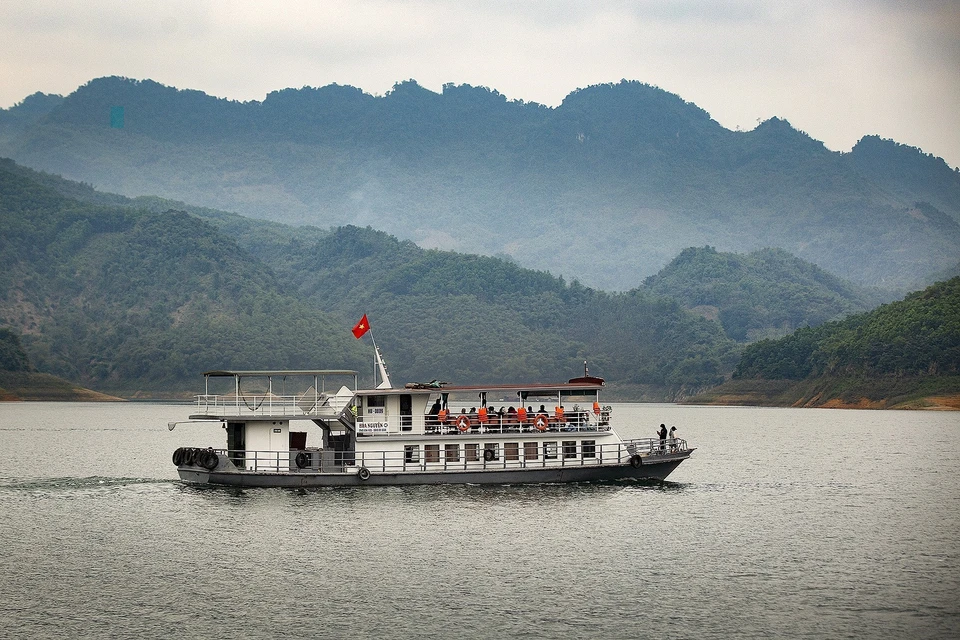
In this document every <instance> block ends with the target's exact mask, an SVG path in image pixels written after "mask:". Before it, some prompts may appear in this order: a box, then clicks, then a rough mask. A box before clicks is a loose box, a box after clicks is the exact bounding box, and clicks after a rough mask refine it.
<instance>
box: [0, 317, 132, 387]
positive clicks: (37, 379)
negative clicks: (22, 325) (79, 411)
mask: <svg viewBox="0 0 960 640" xmlns="http://www.w3.org/2000/svg"><path fill="white" fill-rule="evenodd" d="M16 400H36V401H52V400H69V401H84V400H87V401H98V402H103V401H105V400H106V401H109V400H119V398H114V397H112V396H108V395H105V394H102V393H97V392H96V391H91V390H90V389H84V388H82V387H78V386H77V385H75V384H71V383H69V382H67V381H66V380H63V379H62V378H57V377H56V376H52V375H50V374H46V373H37V372H36V371H35V370H34V368H33V365H32V364H31V363H30V358H29V357H28V356H27V352H26V351H25V350H24V348H23V345H22V344H21V342H20V336H19V335H17V334H16V333H15V332H14V331H12V330H10V329H8V328H5V327H0V402H10V401H16Z"/></svg>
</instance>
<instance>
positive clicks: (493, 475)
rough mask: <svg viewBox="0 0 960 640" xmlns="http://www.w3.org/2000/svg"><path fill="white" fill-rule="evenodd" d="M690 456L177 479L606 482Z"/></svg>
mask: <svg viewBox="0 0 960 640" xmlns="http://www.w3.org/2000/svg"><path fill="white" fill-rule="evenodd" d="M689 456H690V451H685V452H683V453H676V454H666V455H663V456H660V457H659V458H658V459H656V460H649V459H648V460H647V461H646V462H645V463H642V464H639V465H636V463H634V464H631V463H629V462H628V463H626V464H623V463H621V464H595V465H577V466H574V465H552V466H540V467H533V466H528V467H504V466H503V465H489V466H487V467H484V468H464V469H457V470H442V469H438V470H423V469H416V470H410V471H371V470H370V469H369V468H367V467H352V466H351V467H346V468H345V469H344V470H343V471H340V472H330V473H316V472H311V471H289V472H274V473H271V472H262V471H242V470H237V469H234V470H229V469H215V470H213V471H208V470H207V469H204V468H202V467H181V468H180V469H179V473H180V478H181V479H182V480H185V481H188V482H196V483H202V484H217V485H227V486H243V487H350V486H363V485H369V486H393V485H421V484H539V483H562V482H609V481H614V480H625V479H637V480H641V479H648V480H664V479H665V478H666V477H667V476H668V475H669V474H670V473H671V472H672V471H673V470H674V469H676V468H677V466H678V465H679V464H680V463H681V462H683V461H684V460H686V459H687V458H688V457H689Z"/></svg>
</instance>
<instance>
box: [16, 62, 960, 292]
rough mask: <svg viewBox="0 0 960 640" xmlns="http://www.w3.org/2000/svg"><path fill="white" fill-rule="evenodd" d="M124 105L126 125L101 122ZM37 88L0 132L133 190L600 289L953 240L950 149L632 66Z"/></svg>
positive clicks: (950, 249)
mask: <svg viewBox="0 0 960 640" xmlns="http://www.w3.org/2000/svg"><path fill="white" fill-rule="evenodd" d="M118 105H119V106H123V107H124V114H125V116H124V128H123V129H116V128H111V127H110V120H109V114H110V108H111V107H113V106H118ZM47 106H49V107H50V108H49V110H48V111H47V113H46V114H45V115H42V116H39V117H37V116H35V117H34V120H33V121H32V124H31V125H29V126H26V127H20V128H18V129H17V130H16V131H13V130H12V129H11V127H10V126H9V125H5V124H3V123H4V122H5V119H4V118H0V152H3V153H5V154H8V155H11V156H13V157H14V158H17V159H19V160H20V161H21V162H24V163H26V164H28V165H31V166H36V167H39V168H43V169H46V170H50V171H54V172H58V173H63V174H64V175H66V176H68V177H72V178H77V179H81V180H83V181H86V182H90V183H92V184H96V185H97V186H98V187H100V188H105V189H109V190H113V191H118V192H120V193H126V194H128V195H140V194H144V193H157V194H160V195H162V196H166V197H172V198H175V199H178V200H184V201H189V202H194V203H198V204H200V205H203V206H207V207H214V208H217V209H232V210H235V211H238V212H240V213H243V214H245V215H253V216H256V217H262V218H269V219H274V220H285V221H288V222H295V223H303V222H306V223H309V224H313V225H316V226H319V227H327V226H331V225H332V226H336V225H343V224H355V225H359V226H361V227H362V226H367V225H370V226H373V227H375V228H379V229H383V230H384V231H387V232H388V233H391V234H394V235H397V236H398V237H401V238H408V239H413V240H415V241H417V242H419V243H421V244H422V245H424V246H428V247H442V248H445V249H455V250H459V251H465V252H471V253H487V254H504V255H508V256H510V257H511V258H512V259H514V260H516V261H517V262H518V263H519V264H522V265H525V266H531V267H535V268H538V269H548V270H550V271H551V272H552V273H555V274H560V273H562V274H564V275H566V276H567V277H568V278H578V279H580V280H581V281H583V282H586V283H589V284H591V285H594V286H600V287H603V288H607V289H620V290H625V289H630V288H631V287H634V286H636V285H637V283H638V280H639V277H643V276H647V275H651V274H653V273H655V272H656V271H658V270H659V269H660V268H662V267H663V266H664V265H665V264H667V263H668V262H669V261H670V260H671V259H673V257H675V256H676V254H677V253H679V251H680V250H682V249H683V248H685V247H688V246H691V245H701V246H702V245H707V244H709V245H711V246H716V247H718V249H720V250H723V251H753V250H756V249H760V248H763V247H782V248H784V249H786V250H788V251H790V252H791V253H794V254H796V255H798V256H799V257H802V258H804V259H806V260H809V261H812V262H814V263H816V264H818V265H820V266H821V267H824V268H826V269H828V270H830V271H831V272H834V273H837V274H839V275H841V276H843V277H846V278H848V279H852V280H854V281H857V282H860V283H869V284H881V285H884V286H887V287H909V286H912V285H913V284H914V283H915V282H918V281H923V280H924V279H925V278H927V277H929V274H931V273H935V272H940V271H942V270H944V269H947V268H949V267H950V266H952V265H954V264H956V262H957V256H958V255H960V237H958V236H957V235H956V234H955V233H954V232H953V231H952V230H951V221H952V223H954V224H955V223H956V222H957V221H958V220H960V197H958V194H960V176H958V174H957V172H955V171H953V170H951V169H950V168H949V167H947V165H946V164H945V163H944V162H943V161H942V160H939V159H935V158H932V157H930V156H927V155H925V154H923V153H922V152H920V151H919V150H917V149H912V148H910V147H906V146H904V145H898V144H897V143H895V142H893V141H885V140H880V139H879V138H876V139H874V138H873V137H870V136H868V137H866V138H864V140H862V141H861V143H860V144H858V145H857V147H855V148H854V150H853V151H852V152H851V153H848V154H839V153H835V152H831V151H829V150H827V149H826V148H825V147H824V146H823V145H822V143H820V142H818V141H816V140H814V139H812V138H810V137H809V136H807V135H806V134H803V133H802V132H798V131H796V130H794V129H793V128H792V127H790V125H789V123H787V122H785V121H783V120H780V119H777V118H773V119H771V120H769V121H767V122H765V123H762V124H761V125H760V126H758V127H757V128H756V129H755V130H753V131H749V132H735V131H730V130H727V129H724V128H723V127H722V126H720V125H719V124H718V123H716V122H715V121H714V120H712V119H710V117H709V114H708V113H707V112H705V111H704V110H702V109H700V108H699V107H697V106H696V105H693V104H691V103H688V102H685V101H684V100H682V99H681V98H680V97H678V96H675V95H673V94H669V93H667V92H665V91H662V90H660V89H656V88H654V87H650V86H648V85H643V84H641V83H637V82H627V81H624V82H621V83H618V84H612V85H599V86H594V87H588V88H586V89H580V90H577V91H575V92H572V93H571V94H570V95H569V96H567V98H566V99H565V100H564V101H563V103H562V104H561V105H560V106H558V107H556V108H547V107H544V106H542V105H538V104H534V103H523V102H520V101H511V100H508V99H507V98H506V97H505V96H502V95H501V94H499V93H497V92H496V91H490V90H488V89H484V88H478V87H470V86H467V85H462V86H456V85H453V84H450V85H446V86H445V87H444V89H443V92H442V93H434V92H431V91H428V90H426V89H424V88H423V87H420V86H419V85H417V84H416V83H414V82H412V81H408V82H404V83H399V84H398V85H397V86H396V87H395V88H394V90H393V91H391V92H389V93H388V94H386V95H385V96H383V97H374V96H370V95H368V94H364V93H363V92H361V91H360V90H358V89H355V88H352V87H344V86H337V85H331V86H328V87H322V88H319V89H313V88H304V89H297V90H294V89H285V90H282V91H277V92H273V93H271V94H269V95H268V96H267V97H266V98H265V99H264V100H263V101H262V102H246V103H239V102H232V101H228V100H222V99H218V98H213V97H211V96H207V95H205V94H202V93H201V92H196V91H180V90H176V89H172V88H170V87H164V86H162V85H159V84H157V83H154V82H151V81H132V80H127V79H121V78H102V79H98V80H94V81H92V82H90V83H88V84H87V85H85V86H84V87H81V88H80V89H78V90H77V92H75V93H74V94H72V95H71V96H68V97H67V98H65V99H63V101H62V103H60V104H56V105H52V104H51V105H47ZM17 109H22V107H14V108H13V109H11V110H7V111H11V112H12V111H14V110H17ZM918 203H919V204H918ZM638 276H639V277H638Z"/></svg>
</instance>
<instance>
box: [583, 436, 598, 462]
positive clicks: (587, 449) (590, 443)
mask: <svg viewBox="0 0 960 640" xmlns="http://www.w3.org/2000/svg"><path fill="white" fill-rule="evenodd" d="M580 453H582V454H583V457H584V458H596V457H597V441H596V440H584V441H583V442H581V443H580Z"/></svg>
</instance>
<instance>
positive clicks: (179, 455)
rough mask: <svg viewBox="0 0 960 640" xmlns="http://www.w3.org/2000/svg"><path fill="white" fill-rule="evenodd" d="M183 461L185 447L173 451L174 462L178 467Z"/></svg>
mask: <svg viewBox="0 0 960 640" xmlns="http://www.w3.org/2000/svg"><path fill="white" fill-rule="evenodd" d="M182 463H183V447H180V448H179V449H177V450H176V451H174V452H173V464H175V465H177V466H178V467H179V466H180V465H181V464H182Z"/></svg>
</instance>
